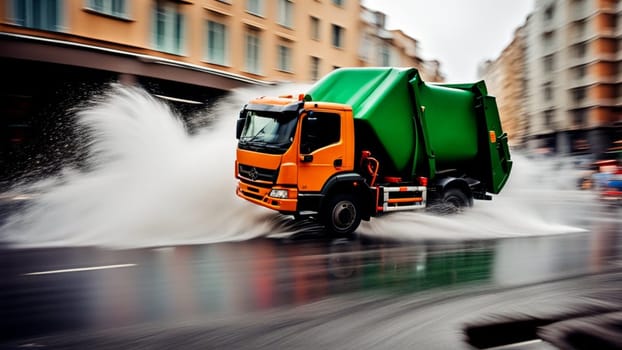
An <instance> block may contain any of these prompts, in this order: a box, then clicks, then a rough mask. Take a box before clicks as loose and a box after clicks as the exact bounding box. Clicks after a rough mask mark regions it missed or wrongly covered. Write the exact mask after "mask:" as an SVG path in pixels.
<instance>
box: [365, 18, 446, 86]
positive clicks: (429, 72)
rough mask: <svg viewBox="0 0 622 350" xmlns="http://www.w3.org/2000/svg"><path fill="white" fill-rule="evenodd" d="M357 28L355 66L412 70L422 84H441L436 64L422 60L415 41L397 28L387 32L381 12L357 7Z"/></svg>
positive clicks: (443, 79) (438, 64)
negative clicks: (420, 79) (357, 39)
mask: <svg viewBox="0 0 622 350" xmlns="http://www.w3.org/2000/svg"><path fill="white" fill-rule="evenodd" d="M359 26H360V27H359V30H358V32H359V33H360V38H359V45H358V64H357V65H358V66H362V67H415V68H417V69H418V70H419V72H420V73H421V76H422V78H423V80H425V81H428V82H443V81H445V77H444V75H443V73H442V72H441V69H440V62H439V61H437V60H425V59H423V58H422V55H421V52H420V48H419V42H418V41H417V40H416V39H415V38H413V37H411V36H409V35H407V34H406V33H404V32H403V31H402V30H399V29H392V30H388V29H387V28H386V15H385V14H384V13H382V12H380V11H373V10H370V9H368V8H366V7H364V6H361V10H360V22H359Z"/></svg>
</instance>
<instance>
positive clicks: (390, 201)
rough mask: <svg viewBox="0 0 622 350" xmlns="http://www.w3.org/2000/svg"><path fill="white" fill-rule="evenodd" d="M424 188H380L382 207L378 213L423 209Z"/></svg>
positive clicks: (424, 201) (424, 199) (424, 202)
mask: <svg viewBox="0 0 622 350" xmlns="http://www.w3.org/2000/svg"><path fill="white" fill-rule="evenodd" d="M426 191H427V188H426V187H425V186H391V187H381V189H380V192H381V193H382V194H383V198H382V205H381V206H379V207H378V211H382V212H392V211H401V210H413V209H423V208H425V207H426Z"/></svg>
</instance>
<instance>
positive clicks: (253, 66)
mask: <svg viewBox="0 0 622 350" xmlns="http://www.w3.org/2000/svg"><path fill="white" fill-rule="evenodd" d="M245 46H246V58H245V65H246V71H247V72H249V73H253V74H261V63H260V53H261V41H260V38H259V32H258V31H256V30H249V31H248V32H246V37H245Z"/></svg>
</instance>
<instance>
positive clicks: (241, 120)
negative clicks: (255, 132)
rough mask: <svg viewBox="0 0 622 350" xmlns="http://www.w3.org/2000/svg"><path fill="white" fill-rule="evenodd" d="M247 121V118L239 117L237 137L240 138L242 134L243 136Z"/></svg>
mask: <svg viewBox="0 0 622 350" xmlns="http://www.w3.org/2000/svg"><path fill="white" fill-rule="evenodd" d="M245 123H246V119H245V118H244V119H243V118H240V119H238V122H237V124H236V127H235V138H236V139H238V140H239V139H240V136H242V130H244V124H245Z"/></svg>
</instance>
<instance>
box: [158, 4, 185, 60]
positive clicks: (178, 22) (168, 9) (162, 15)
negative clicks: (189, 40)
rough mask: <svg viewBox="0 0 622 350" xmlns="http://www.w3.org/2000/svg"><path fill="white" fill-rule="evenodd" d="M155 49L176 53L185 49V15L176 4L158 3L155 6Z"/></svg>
mask: <svg viewBox="0 0 622 350" xmlns="http://www.w3.org/2000/svg"><path fill="white" fill-rule="evenodd" d="M154 17H155V20H154V22H155V30H154V43H155V45H154V46H155V49H156V50H159V51H164V52H168V53H172V54H176V55H181V54H183V50H184V34H185V33H184V32H185V30H184V15H183V14H181V13H180V12H179V11H178V10H177V6H176V5H175V4H165V3H158V4H157V5H156V7H155V13H154Z"/></svg>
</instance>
